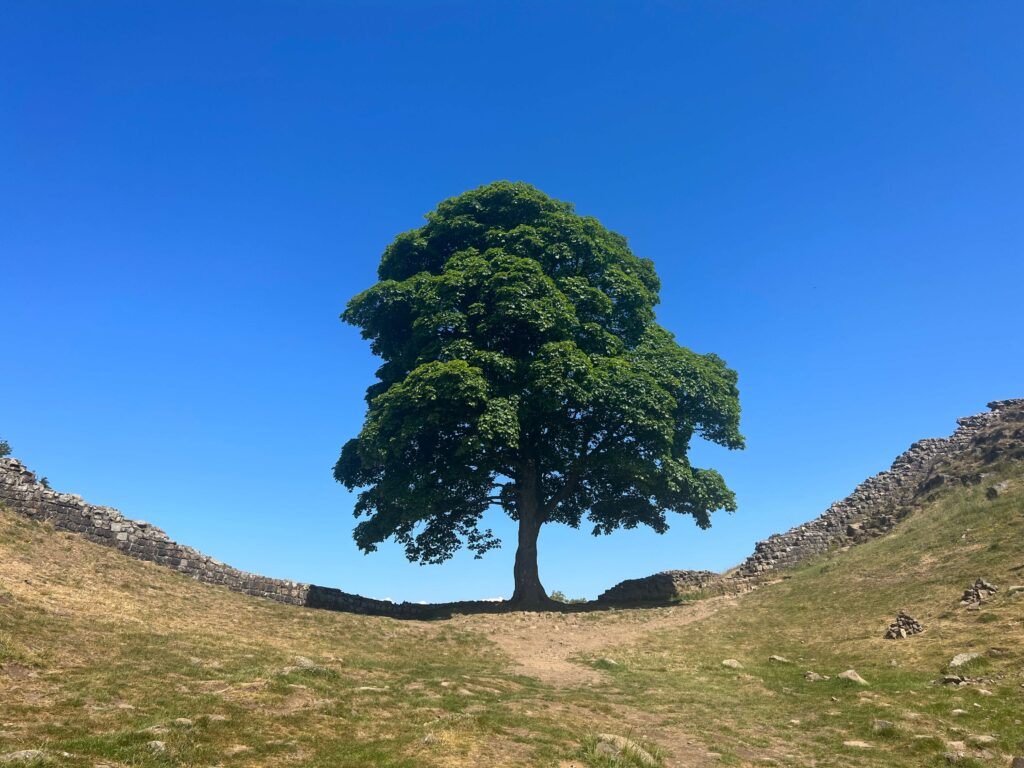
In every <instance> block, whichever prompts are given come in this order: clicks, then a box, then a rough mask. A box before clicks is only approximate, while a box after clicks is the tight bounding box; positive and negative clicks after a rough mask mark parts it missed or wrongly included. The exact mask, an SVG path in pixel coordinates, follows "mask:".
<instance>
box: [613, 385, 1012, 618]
mask: <svg viewBox="0 0 1024 768" xmlns="http://www.w3.org/2000/svg"><path fill="white" fill-rule="evenodd" d="M988 407H989V409H990V410H989V411H988V412H987V413H981V414H978V415H976V416H969V417H966V418H962V419H958V420H957V424H958V425H959V426H958V428H957V430H956V431H955V432H954V433H953V434H952V435H951V436H950V437H944V438H931V439H927V440H919V441H918V442H916V443H914V444H913V445H911V446H910V448H909V449H907V451H906V452H904V453H903V454H901V455H900V456H898V457H897V458H896V460H895V461H894V462H893V463H892V466H891V467H890V468H889V469H887V470H885V471H884V472H880V473H879V474H877V475H875V476H873V477H869V478H868V479H867V480H865V481H864V482H862V483H861V484H860V485H858V486H857V487H856V488H855V489H854V491H853V493H851V494H850V495H849V496H847V497H846V498H845V499H843V500H842V501H837V502H835V503H834V504H832V505H831V506H830V507H829V508H828V509H827V510H825V512H824V513H823V514H822V515H821V516H819V517H817V518H815V519H814V520H812V521H810V522H808V523H804V524H803V525H798V526H796V527H795V528H791V529H790V530H788V531H786V532H785V533H779V534H775V535H773V536H769V537H768V538H767V539H765V540H764V541H760V542H758V543H757V544H756V545H755V546H754V552H753V554H751V555H750V557H748V558H747V559H746V560H744V561H743V562H742V563H740V564H739V565H738V566H737V567H736V568H733V569H731V570H730V571H728V572H727V573H725V574H722V575H719V576H716V577H715V578H709V577H707V575H706V574H707V573H708V572H707V571H666V572H665V573H658V574H654V575H653V576H647V577H645V578H642V579H629V580H627V581H624V582H622V583H621V584H617V585H616V586H614V587H612V588H611V589H609V590H608V591H607V592H605V593H604V594H602V595H601V597H599V598H598V599H599V600H602V601H606V602H632V601H643V600H656V599H661V600H665V599H670V598H672V597H674V596H677V595H680V594H686V592H692V591H693V590H694V586H693V584H694V582H695V581H696V582H699V587H698V588H699V589H702V590H720V591H728V592H733V591H742V590H745V589H749V588H750V587H752V586H754V585H756V584H757V583H758V582H760V581H762V580H765V579H771V578H773V577H775V576H777V574H778V573H779V572H780V571H783V570H785V569H786V568H791V567H793V566H795V565H798V564H800V563H802V562H805V561H806V560H808V559H810V558H812V557H816V556H818V555H822V554H825V553H827V552H829V551H830V550H833V549H835V548H838V547H844V546H848V545H851V544H857V543H860V542H862V541H867V540H869V539H872V538H875V537H877V536H881V535H883V534H885V533H886V532H888V531H890V530H892V528H893V526H895V525H896V524H897V523H898V522H899V521H900V520H902V519H903V518H904V517H906V516H907V515H908V514H909V513H910V512H911V511H912V510H913V509H914V506H915V505H916V504H919V503H920V502H922V501H926V500H928V499H929V498H930V497H931V496H932V495H933V494H934V493H936V492H937V490H938V489H939V488H941V487H942V486H945V485H950V484H973V483H979V482H982V481H983V480H984V476H985V472H984V468H985V466H986V465H988V464H992V463H994V462H996V461H1002V460H1024V399H1016V400H1000V401H996V402H992V403H989V404H988ZM673 590H675V592H674V593H673Z"/></svg>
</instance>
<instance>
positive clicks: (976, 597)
mask: <svg viewBox="0 0 1024 768" xmlns="http://www.w3.org/2000/svg"><path fill="white" fill-rule="evenodd" d="M998 591H999V587H997V586H995V585H994V584H989V583H988V582H987V581H985V580H984V579H978V580H977V581H975V582H974V586H972V587H970V588H968V589H965V590H964V596H963V597H962V598H960V605H977V604H978V603H980V602H981V601H982V600H987V599H988V598H990V597H992V595H994V594H995V593H996V592H998Z"/></svg>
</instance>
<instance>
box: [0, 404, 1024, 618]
mask: <svg viewBox="0 0 1024 768" xmlns="http://www.w3.org/2000/svg"><path fill="white" fill-rule="evenodd" d="M989 409H990V410H989V412H987V413H982V414H979V415H977V416H970V417H967V418H963V419H959V420H958V424H959V428H958V429H957V430H956V432H954V433H953V435H951V436H950V437H947V438H935V439H929V440H920V441H918V442H916V443H914V444H913V445H912V446H910V448H909V449H908V450H907V451H906V452H905V453H903V454H902V455H901V456H899V457H898V458H897V459H896V461H894V462H893V464H892V467H890V468H889V469H888V470H886V471H884V472H881V473H879V474H877V475H875V476H874V477H870V478H868V479H867V480H865V481H864V482H863V483H861V484H860V485H858V486H857V488H856V489H854V491H853V493H851V494H850V495H849V496H847V497H846V498H845V499H843V500H842V501H837V502H835V503H834V504H833V505H832V506H830V507H829V508H828V509H827V510H826V511H825V512H824V514H822V515H821V516H820V517H818V518H816V519H815V520H812V521H811V522H809V523H806V524H804V525H800V526H797V527H796V528H793V529H791V530H789V531H787V532H786V533H781V534H776V535H774V536H770V537H769V538H768V539H766V540H764V541H761V542H758V544H757V545H756V546H755V547H754V552H753V554H752V555H751V556H750V557H748V558H747V559H746V560H744V561H743V562H742V563H741V564H740V565H739V566H737V567H736V568H735V569H733V570H731V571H729V572H728V573H726V574H715V573H713V572H711V571H665V572H662V573H656V574H654V575H653V576H647V577H645V578H641V579H629V580H628V581H624V582H622V583H620V584H617V585H615V586H614V587H612V588H611V589H609V590H608V591H606V592H605V593H603V594H602V595H601V596H600V597H599V598H598V600H599V601H601V602H605V603H616V602H644V601H664V600H666V599H670V598H672V597H676V596H679V595H684V594H687V593H693V592H698V591H716V590H719V591H735V590H742V589H747V588H749V587H751V586H753V585H755V584H756V583H758V582H759V581H761V580H763V579H765V578H771V577H772V576H774V575H775V574H777V572H779V571H781V570H784V569H786V568H789V567H792V566H794V565H797V564H799V563H801V562H804V561H805V560H807V559H808V558H811V557H814V556H817V555H820V554H824V553H825V552H828V551H829V550H831V549H833V548H835V547H841V546H846V545H849V544H855V543H858V542H861V541H865V540H867V539H871V538H874V537H876V536H880V535H882V534H884V533H885V532H887V531H889V530H891V529H892V527H893V526H894V525H896V523H897V522H899V521H900V520H901V519H902V518H903V517H904V516H906V515H907V514H908V513H909V512H910V510H911V509H912V508H913V505H914V504H915V503H916V502H917V501H919V500H921V499H927V498H928V497H929V496H930V495H931V494H934V493H936V492H938V490H939V489H940V488H941V487H943V486H945V485H948V484H956V483H962V484H966V483H978V482H982V481H983V479H984V474H985V473H984V471H983V469H984V467H985V465H987V464H991V463H993V462H996V461H1001V460H1005V459H1010V460H1014V459H1016V460H1024V399H1016V400H1001V401H997V402H993V403H989ZM0 505H2V506H4V507H6V508H8V509H10V510H12V511H14V512H16V513H19V514H22V515H25V516H26V517H30V518H32V519H35V520H41V521H46V522H49V523H50V524H51V525H53V527H54V528H55V529H57V530H61V531H71V532H74V533H77V534H80V535H81V536H83V537H85V538H86V539H89V540H90V541H93V542H96V543H97V544H102V545H105V546H108V547H113V548H115V549H117V550H119V551H120V552H122V553H124V554H126V555H128V556H129V557H134V558H136V559H139V560H147V561H149V562H153V563H157V564H159V565H162V566H166V567H168V568H172V569H174V570H176V571H178V572H180V573H183V574H185V575H188V576H191V577H192V578H194V579H196V580H198V581H202V582H206V583H208V584H218V585H222V586H225V587H227V588H229V589H232V590H234V591H236V592H242V593H245V594H247V595H253V596H256V597H264V598H269V599H271V600H277V601H278V602H282V603H288V604H291V605H301V606H308V607H311V608H324V609H328V610H337V611H347V612H351V613H364V614H370V615H377V616H393V617H396V618H428V617H434V616H438V615H442V614H445V613H450V612H455V611H475V612H490V611H498V610H501V609H502V606H501V604H500V603H493V602H467V603H448V604H443V605H422V604H419V603H391V602H388V601H385V600H374V599H371V598H367V597H363V596H361V595H355V594H351V593H348V592H343V591H341V590H339V589H332V588H330V587H321V586H317V585H315V584H304V583H300V582H294V581H286V580H283V579H271V578H267V577H266V576H259V575H256V574H253V573H246V572H244V571H240V570H238V569H237V568H232V567H231V566H229V565H225V564H224V563H221V562H219V561H217V560H214V559H213V558H212V557H209V556H208V555H204V554H203V553H202V552H199V551H197V550H195V549H193V548H192V547H187V546H185V545H182V544H178V543H177V542H175V541H172V540H171V539H170V537H168V536H167V534H166V533H164V532H163V531H162V530H160V529H159V528H157V527H156V526H154V525H150V524H149V523H145V522H142V521H140V520H129V519H128V518H126V517H125V516H124V515H122V514H121V513H120V512H118V511H117V510H116V509H112V508H110V507H102V506H96V505H93V504H89V503H87V502H86V501H84V500H83V499H82V498H81V497H80V496H77V495H73V494H68V493H59V492H57V491H54V490H51V489H49V488H47V487H45V486H43V485H42V484H40V483H39V482H38V480H37V479H36V476H35V475H34V474H33V473H32V472H30V471H29V470H28V469H26V468H25V466H24V465H23V464H22V463H21V462H20V461H18V460H17V459H12V458H0Z"/></svg>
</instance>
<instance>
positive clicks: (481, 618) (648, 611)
mask: <svg viewBox="0 0 1024 768" xmlns="http://www.w3.org/2000/svg"><path fill="white" fill-rule="evenodd" d="M733 604H735V598H734V597H715V598H709V599H707V600H700V601H697V602H693V603H687V604H684V605H676V606H670V607H664V608H634V609H624V610H611V611H600V612H594V613H511V614H478V615H471V616H458V617H456V618H454V619H452V623H453V624H456V625H458V626H459V627H460V628H463V629H468V630H470V631H473V632H479V633H481V634H483V635H484V636H485V637H487V638H488V639H489V640H490V641H491V642H493V643H494V644H495V645H497V646H498V647H499V648H500V649H501V650H502V651H503V652H504V653H505V654H507V655H508V656H509V657H510V658H511V659H512V670H511V671H512V672H514V673H516V674H522V675H527V676H529V677H535V678H537V679H538V680H540V681H542V682H544V683H548V684H549V685H556V686H560V687H568V686H577V685H588V684H593V683H597V682H600V681H601V680H602V679H603V677H604V676H603V674H602V673H601V671H600V670H599V669H595V668H594V667H592V666H590V665H588V664H586V663H584V662H583V661H581V659H580V658H579V657H586V656H594V655H599V654H600V652H601V650H602V649H603V648H609V647H612V646H616V645H622V644H624V643H627V642H631V641H634V640H636V639H637V637H638V635H642V634H644V633H647V632H655V631H658V630H662V629H670V628H672V627H682V626H685V625H687V624H690V623H692V622H694V621H700V620H701V619H704V618H706V617H708V616H710V615H711V614H712V613H715V612H716V611H718V610H719V609H721V608H723V607H724V606H726V605H733Z"/></svg>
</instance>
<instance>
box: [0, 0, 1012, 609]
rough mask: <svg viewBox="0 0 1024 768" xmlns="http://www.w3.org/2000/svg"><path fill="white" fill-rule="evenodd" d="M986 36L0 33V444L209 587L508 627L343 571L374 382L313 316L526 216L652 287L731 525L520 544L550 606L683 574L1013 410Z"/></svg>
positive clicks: (719, 7)
mask: <svg viewBox="0 0 1024 768" xmlns="http://www.w3.org/2000/svg"><path fill="white" fill-rule="evenodd" d="M1022 39H1024V6H1022V5H1021V4H1020V3H1017V2H983V3H961V2H940V1H937V2H927V3H917V2H904V3H891V2H875V3H850V2H804V3H788V2H772V3H764V2H759V1H758V2H728V3H723V2H717V1H716V2H677V3H653V2H648V3H635V2H628V3H626V2H624V3H621V4H620V3H609V2H581V3H570V2H560V3H550V2H544V3H514V4H510V3H499V2H474V3H470V2H465V3H462V2H458V3H457V2H449V3H441V2H411V1H410V2H392V3H386V2H363V3H356V2H326V1H320V2H298V1H288V2H285V1H284V0H280V2H255V1H254V0H245V2H237V3H236V2H214V1H211V0H202V2H196V3H188V2H182V1H180V0H179V1H176V2H167V3H162V2H138V1H137V0H131V1H130V2H124V3H105V2H91V1H90V2H85V1H84V0H83V2H62V3H49V2H44V1H43V0H33V2H24V3H18V2H6V3H4V4H3V10H2V14H0V73H2V74H0V319H2V325H0V328H2V339H3V340H2V352H0V437H3V438H6V439H7V440H9V441H10V442H11V444H12V445H13V447H14V455H15V456H17V457H19V458H21V459H23V460H24V461H26V462H27V463H28V465H29V466H30V467H31V468H32V469H34V470H36V471H37V472H38V473H39V474H41V475H46V476H48V477H49V478H50V480H51V482H52V484H53V486H54V487H55V488H57V489H59V490H65V491H69V492H75V493H80V494H82V495H83V496H84V497H85V498H86V499H88V500H90V501H92V502H95V503H102V504H108V505H111V506H116V507H118V508H120V509H121V510H122V511H124V512H125V514H126V515H128V516H129V517H134V518H141V519H145V520H149V521H151V522H153V523H155V524H157V525H160V526H161V527H163V528H164V529H165V530H167V531H168V533H170V535H171V536H172V537H174V538H176V539H178V540H179V541H182V542H184V543H188V544H191V545H194V546H196V547H198V548H200V549H202V550H204V551H206V552H207V553H209V554H211V555H213V556H215V557H217V558H219V559H221V560H224V561H227V562H229V563H231V564H233V565H236V566H238V567H241V568H245V569H248V570H252V571H257V572H260V573H265V574H268V575H272V576H280V577H287V578H294V579H299V580H306V581H313V582H316V583H320V584H325V585H330V586H337V587H340V588H342V589H346V590H349V591H355V592H360V593H363V594H367V595H370V596H374V597H390V598H393V599H408V600H443V599H453V598H473V597H496V596H503V595H504V596H507V595H509V594H510V593H511V587H512V577H511V567H512V566H511V564H512V557H513V554H514V553H513V548H512V544H513V541H514V537H513V538H510V537H509V534H511V532H512V531H511V528H510V526H509V525H508V524H507V522H506V523H503V522H502V516H501V514H500V513H498V512H495V515H494V520H493V523H494V525H495V527H496V530H497V531H498V532H500V533H502V534H505V539H506V542H507V545H506V547H504V548H503V549H501V550H499V551H497V552H492V553H490V554H489V555H487V556H486V557H485V559H484V560H482V561H475V560H473V559H472V557H470V556H469V555H466V554H463V555H461V556H459V557H457V558H456V559H455V560H453V561H452V562H450V563H448V564H446V565H443V566H426V567H421V566H418V565H411V564H408V563H406V561H405V560H404V557H403V555H402V552H401V550H400V549H399V548H398V547H395V546H387V547H384V548H382V549H381V551H379V552H378V553H376V554H373V555H363V554H361V553H360V552H359V551H358V550H357V549H356V548H355V546H354V544H353V543H352V540H351V530H352V527H353V525H354V523H355V521H354V519H353V518H352V516H351V511H352V504H353V498H352V497H351V496H350V495H349V494H348V493H347V492H346V491H345V490H344V488H342V487H341V486H339V485H338V484H336V483H335V482H334V480H333V479H332V477H331V468H332V465H333V464H334V461H335V460H336V458H337V453H338V450H339V448H340V446H341V444H342V443H343V442H344V441H345V440H346V439H347V438H349V437H351V436H352V435H354V434H355V433H356V431H357V430H358V428H359V425H360V423H361V420H362V416H363V408H364V403H363V400H362V397H363V391H364V389H365V388H366V386H367V385H368V384H370V383H371V380H372V376H373V371H374V370H375V368H376V365H375V362H374V360H373V358H372V357H371V355H370V353H369V350H368V347H367V344H366V343H365V342H363V341H362V340H361V339H360V338H359V335H358V332H357V331H356V330H355V329H353V328H351V327H348V326H345V325H343V324H342V323H341V322H340V321H339V320H338V314H339V313H340V312H341V310H342V309H343V307H344V305H345V303H346V301H347V300H348V298H349V297H350V296H352V295H353V294H354V293H356V292H358V291H360V290H362V289H363V288H366V287H367V286H369V285H370V284H371V283H372V281H373V279H374V274H375V269H376V266H377V262H378V259H379V257H380V254H381V252H382V250H383V248H384V247H385V246H386V245H387V244H388V242H390V240H391V239H392V238H393V237H394V235H396V234H397V233H399V232H401V231H404V230H406V229H410V228H412V227H415V226H418V225H419V224H420V223H421V221H422V218H421V217H422V215H423V214H424V213H425V212H427V211H428V210H430V209H432V208H433V207H434V206H435V205H436V203H437V202H438V201H439V200H441V199H443V198H445V197H449V196H451V195H454V194H457V193H459V192H462V191H464V190H466V189H469V188H472V187H475V186H478V185H480V184H483V183H486V182H489V181H493V180H497V179H513V180H524V181H528V182H530V183H532V184H535V185H536V186H538V187H539V188H540V189H542V190H544V191H545V192H547V193H548V194H550V195H553V196H555V197H558V198H561V199H565V200H571V201H573V202H575V203H576V205H577V209H578V211H579V212H581V213H584V214H589V215H594V216H596V217H598V218H599V219H600V220H601V221H602V222H604V223H605V224H606V225H607V226H608V227H610V228H611V229H614V230H616V231H618V232H621V233H622V234H624V235H626V236H627V237H628V238H629V241H630V244H631V246H632V248H633V250H634V251H635V252H636V253H637V254H639V255H641V256H645V257H649V258H651V259H653V260H654V262H655V264H656V267H657V270H658V272H659V274H660V276H661V279H662V283H663V290H662V304H661V306H660V307H659V312H658V314H659V320H660V322H661V323H662V324H663V325H665V326H666V327H668V328H669V329H671V330H673V331H675V332H676V333H677V335H678V337H679V340H680V341H681V342H682V343H683V344H685V345H687V346H690V347H692V348H694V349H695V350H698V351H700V352H708V351H713V352H716V353H718V354H719V355H721V356H722V357H724V358H725V359H726V360H727V361H728V362H729V363H730V364H731V365H732V366H733V367H734V368H736V369H737V370H738V371H739V374H740V388H741V402H742V405H743V422H742V428H743V431H744V433H745V434H746V436H747V438H748V449H747V450H746V451H743V452H739V453H729V452H727V451H725V450H722V449H718V448H712V447H707V446H700V447H698V448H697V449H696V451H695V457H696V461H697V463H699V464H703V465H710V466H715V467H717V468H719V469H720V470H721V471H722V472H723V474H724V475H725V476H726V479H727V480H728V481H729V483H730V485H731V486H732V487H733V488H734V489H735V490H736V492H737V495H738V501H739V511H738V512H737V513H736V514H735V515H732V516H730V515H726V514H725V513H721V514H719V515H718V516H717V517H716V518H715V520H714V526H713V528H712V529H711V530H709V531H699V530H697V529H696V528H695V527H694V525H693V523H692V520H691V519H690V518H688V517H679V516H677V517H676V518H675V522H674V525H673V527H672V530H671V531H670V532H669V533H668V534H666V535H664V536H658V535H656V534H654V533H652V532H650V531H626V532H620V533H618V534H616V535H614V536H612V537H604V538H600V539H595V538H594V537H592V536H590V535H589V533H588V532H585V531H579V532H574V531H570V530H568V529H565V528H561V529H560V528H556V527H551V526H549V527H547V528H546V529H545V530H544V531H543V532H542V534H541V541H540V547H541V573H542V577H543V580H544V582H545V585H546V586H547V587H548V588H549V589H560V590H562V591H564V592H566V593H567V594H569V595H571V596H588V597H593V596H595V595H596V594H597V593H599V592H600V591H602V590H603V589H604V588H606V587H608V586H610V585H612V584H613V583H615V582H617V581H619V580H621V579H623V578H628V577H634V576H642V575H646V574H649V573H652V572H654V571H658V570H663V569H667V568H713V569H721V568H724V567H727V566H729V565H731V564H734V563H736V562H738V561H739V560H741V559H742V558H743V557H744V556H745V555H746V554H747V553H748V552H749V551H750V550H751V547H752V545H753V543H754V542H755V541H756V540H757V539H760V538H763V537H765V536H767V535H768V534H770V533H772V532H775V531H780V530H784V529H786V528H788V527H789V526H791V525H794V524H797V523H799V522H802V521H804V520H806V519H809V518H812V517H814V516H816V515H817V514H819V513H820V512H821V511H822V510H823V509H824V508H825V507H827V505H828V504H829V503H830V502H831V501H833V500H835V499H838V498H841V497H843V496H845V495H846V494H847V493H848V492H849V491H850V490H851V489H852V488H853V486H854V485H856V483H857V482H859V481H860V480H862V479H864V478H865V477H866V476H868V475H870V474H873V473H875V472H878V471H880V470H882V469H884V468H886V467H887V466H888V465H889V463H890V462H891V460H892V459H893V458H894V457H895V456H896V455H897V454H898V453H900V452H901V451H902V450H904V449H905V448H906V447H907V446H908V445H909V444H910V443H911V442H913V441H914V440H916V439H919V438H922V437H931V436H941V435H945V434H948V433H949V432H951V431H952V429H953V428H954V427H955V423H954V419H955V418H956V417H957V416H962V415H968V414H972V413H975V412H978V411H981V410H983V409H984V407H985V403H986V402H987V401H989V400H992V399H998V398H1007V397H1014V396H1024V319H1022V317H1024V298H1022V297H1024V49H1022V48H1021V40H1022Z"/></svg>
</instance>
